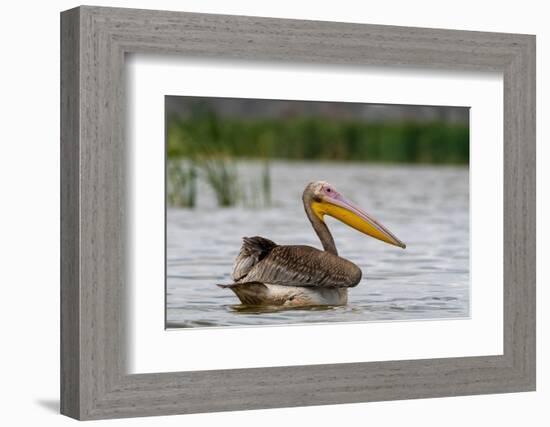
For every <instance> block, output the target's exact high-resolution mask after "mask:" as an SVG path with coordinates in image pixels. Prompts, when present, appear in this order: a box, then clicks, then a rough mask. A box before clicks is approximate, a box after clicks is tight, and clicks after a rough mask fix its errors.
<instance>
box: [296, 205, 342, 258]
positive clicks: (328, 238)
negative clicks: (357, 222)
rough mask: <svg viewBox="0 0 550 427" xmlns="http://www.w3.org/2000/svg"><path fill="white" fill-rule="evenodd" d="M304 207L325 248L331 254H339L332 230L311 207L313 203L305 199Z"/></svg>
mask: <svg viewBox="0 0 550 427" xmlns="http://www.w3.org/2000/svg"><path fill="white" fill-rule="evenodd" d="M304 208H305V210H306V215H307V217H308V218H309V221H310V222H311V225H312V226H313V229H314V230H315V233H317V236H319V240H320V241H321V244H322V245H323V249H324V250H325V251H327V252H330V253H331V254H334V255H338V250H337V249H336V245H335V244H334V239H333V238H332V234H330V231H329V229H328V227H327V225H326V224H325V222H324V221H322V220H321V219H320V218H319V217H318V216H317V215H315V213H314V212H313V210H312V209H311V203H310V201H309V200H304Z"/></svg>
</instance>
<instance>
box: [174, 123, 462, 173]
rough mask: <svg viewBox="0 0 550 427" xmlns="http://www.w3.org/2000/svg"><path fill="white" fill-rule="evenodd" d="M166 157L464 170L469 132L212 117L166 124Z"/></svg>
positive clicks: (429, 126)
mask: <svg viewBox="0 0 550 427" xmlns="http://www.w3.org/2000/svg"><path fill="white" fill-rule="evenodd" d="M167 138H168V156H169V157H170V158H176V157H186V156H192V155H197V154H201V153H209V152H216V153H223V154H224V155H227V156H231V157H235V158H249V159H250V158H254V159H265V158H269V159H273V158H276V159H291V160H335V161H348V160H351V161H364V162H383V163H427V164H468V162H469V128H468V125H466V124H460V123H446V122H444V121H437V120H434V121H427V122H414V121H406V120H405V121H394V122H391V121H388V122H366V121H361V120H357V119H353V120H351V119H350V120H341V119H327V118H326V117H325V118H321V117H286V118H277V119H237V118H222V117H217V116H216V115H214V114H213V113H209V114H197V115H194V116H190V117H187V118H179V117H170V118H168V121H167Z"/></svg>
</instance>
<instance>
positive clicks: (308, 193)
mask: <svg viewBox="0 0 550 427" xmlns="http://www.w3.org/2000/svg"><path fill="white" fill-rule="evenodd" d="M303 201H304V204H306V205H309V207H310V208H311V210H312V212H313V213H314V215H316V216H317V217H318V218H319V219H320V220H321V221H323V222H324V216H325V215H329V216H332V217H334V218H336V219H337V220H339V221H342V222H343V223H344V224H347V225H349V226H350V227H352V228H354V229H356V230H357V231H360V232H361V233H365V234H367V235H369V236H371V237H374V238H375V239H378V240H382V241H383V242H386V243H389V244H390V245H395V246H399V247H401V248H403V249H404V248H405V247H406V245H405V244H404V243H403V242H402V241H401V240H399V239H398V238H397V237H395V236H394V235H393V234H392V233H391V232H390V231H389V230H388V229H387V228H386V227H384V226H383V225H382V224H380V223H379V222H378V221H376V220H375V219H374V218H373V217H372V216H370V215H368V214H367V213H366V212H365V211H363V210H361V209H360V208H358V207H357V206H355V205H354V204H353V203H351V202H349V201H347V200H346V199H345V198H344V197H343V196H342V195H341V194H340V193H338V191H336V189H335V188H334V187H333V186H332V185H330V184H329V183H328V182H326V181H315V182H311V183H309V184H308V185H307V187H306V189H305V190H304V194H303Z"/></svg>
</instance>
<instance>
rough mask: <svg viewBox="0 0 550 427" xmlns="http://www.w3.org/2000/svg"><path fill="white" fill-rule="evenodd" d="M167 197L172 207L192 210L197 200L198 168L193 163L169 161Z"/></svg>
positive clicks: (167, 168)
mask: <svg viewBox="0 0 550 427" xmlns="http://www.w3.org/2000/svg"><path fill="white" fill-rule="evenodd" d="M166 186H167V188H166V197H167V201H168V203H169V204H170V205H172V206H177V207H187V208H192V207H194V206H195V204H196V199H197V167H196V165H195V163H194V162H193V161H189V162H184V161H181V160H172V161H168V163H167V167H166Z"/></svg>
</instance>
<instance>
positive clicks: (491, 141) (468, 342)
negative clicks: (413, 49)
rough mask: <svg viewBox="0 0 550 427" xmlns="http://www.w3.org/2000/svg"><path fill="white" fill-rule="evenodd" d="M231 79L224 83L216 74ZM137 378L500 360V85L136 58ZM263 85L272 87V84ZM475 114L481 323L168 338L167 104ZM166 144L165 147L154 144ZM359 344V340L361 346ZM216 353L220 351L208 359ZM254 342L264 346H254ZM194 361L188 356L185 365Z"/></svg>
mask: <svg viewBox="0 0 550 427" xmlns="http://www.w3.org/2000/svg"><path fill="white" fill-rule="evenodd" d="M220 75H223V76H224V78H223V79H219V78H218V76H220ZM126 76H127V77H128V81H129V83H128V93H129V98H128V101H127V103H128V113H129V114H128V130H129V132H128V137H129V141H128V143H129V146H130V147H131V148H130V152H131V155H130V159H131V160H130V164H131V165H132V166H131V169H132V173H131V179H130V180H129V182H130V183H131V187H132V190H131V196H130V201H131V202H130V203H131V204H130V208H129V211H130V216H129V217H128V219H129V221H130V223H131V224H132V225H131V231H130V234H131V236H132V237H131V239H132V243H131V245H130V247H131V251H130V266H131V267H130V271H132V275H131V278H130V285H129V288H130V292H129V294H130V295H131V298H129V299H130V301H131V302H130V310H129V311H130V319H129V321H128V324H129V325H130V331H131V334H130V335H131V339H130V340H129V341H130V346H129V353H130V372H132V373H144V372H174V371H187V370H206V369H238V368H251V367H265V366H285V365H286V366H289V365H308V364H321V363H351V362H371V361H380V360H405V359H421V358H436V357H437V358H438V357H460V356H482V355H483V356H486V355H495V354H502V270H503V261H502V234H503V233H502V227H503V224H502V217H503V215H502V212H503V206H502V188H503V179H502V176H503V173H502V170H503V154H502V151H503V150H502V114H503V104H502V90H503V86H502V76H501V74H500V73H469V72H468V73H466V72H462V73H456V72H453V73H449V72H445V71H443V72H442V71H427V70H421V71H419V70H399V71H396V70H394V69H393V70H392V69H388V68H380V67H363V68H362V69H361V70H360V71H358V70H354V71H349V70H347V69H345V68H340V69H335V67H330V68H328V67H319V66H318V65H316V66H315V65H314V66H300V67H299V68H296V67H292V66H289V65H282V64H273V63H260V64H258V63H253V62H246V63H242V62H241V63H235V62H234V61H215V62H213V61H204V60H202V61H198V60H194V61H189V59H187V58H185V59H179V58H176V59H174V58H172V59H170V58H166V57H158V56H155V57H153V58H152V57H151V56H150V55H137V56H135V55H134V56H133V57H132V58H131V59H127V70H126ZM264 82H269V85H265V84H264ZM166 94H171V95H191V96H193V95H202V96H222V97H229V98H231V97H243V98H249V97H253V98H263V99H273V98H277V99H307V100H319V99H322V100H325V101H349V102H372V103H390V104H417V105H423V104H424V105H455V106H465V105H466V106H471V109H470V138H471V140H470V144H471V149H470V182H471V184H470V185H471V189H470V206H471V213H470V215H471V225H470V229H471V233H472V235H471V254H470V255H471V259H472V262H471V265H470V278H471V291H470V301H471V311H470V313H471V318H470V319H465V318H462V319H456V320H450V319H444V320H430V321H402V322H359V323H351V324H350V323H348V324H332V325H307V326H306V325H302V326H299V327H298V326H296V325H293V326H278V327H276V328H274V327H269V326H267V327H266V326H264V327H252V328H201V329H199V330H197V329H195V330H189V329H180V330H179V331H177V330H172V331H169V332H166V331H165V330H164V298H165V294H164V286H163V285H164V273H165V271H164V267H165V260H164V244H165V242H164V213H165V212H164V198H165V193H164V187H163V186H162V185H159V183H162V182H163V180H164V155H165V153H164V144H163V141H164V121H165V117H164V102H165V99H164V97H165V95H166ZM152 141H156V142H157V143H156V144H155V143H151V142H152ZM357 337H361V339H360V340H357V339H355V338H357ZM212 343H216V346H217V347H218V348H224V353H223V357H220V355H219V353H218V352H209V351H204V349H205V348H208V347H209V346H211V345H212ZM251 343H254V344H253V345H251ZM182 355H185V357H182Z"/></svg>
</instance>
